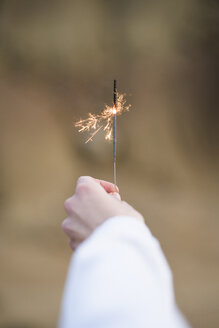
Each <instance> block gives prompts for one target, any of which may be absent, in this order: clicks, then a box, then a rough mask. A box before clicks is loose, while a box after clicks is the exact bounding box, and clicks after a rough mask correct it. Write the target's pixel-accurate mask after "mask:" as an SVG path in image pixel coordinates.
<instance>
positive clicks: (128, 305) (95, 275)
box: [59, 216, 188, 328]
mask: <svg viewBox="0 0 219 328" xmlns="http://www.w3.org/2000/svg"><path fill="white" fill-rule="evenodd" d="M59 327H60V328H103V327H104V328H147V327H150V328H152V327H154V328H161V327H162V328H179V327H180V328H185V327H188V324H187V323H186V321H185V320H184V319H183V317H182V315H181V314H180V312H179V310H178V309H177V306H176V304H175V300H174V290H173V283H172V275H171V271H170V269H169V266H168V264H167V261H166V259H165V257H164V255H163V253H162V250H161V248H160V245H159V243H158V241H157V240H156V239H155V238H154V237H153V236H152V234H151V232H150V231H149V229H148V228H147V226H146V225H145V224H143V223H142V222H140V221H138V220H136V219H135V218H132V217H126V216H117V217H113V218H110V219H108V220H107V221H106V222H104V223H103V224H102V225H100V226H99V227H98V228H97V229H95V231H94V232H93V233H92V234H91V236H90V237H89V238H88V239H87V240H86V241H84V242H83V243H82V244H81V245H80V246H79V247H78V248H77V250H76V252H75V253H74V255H73V257H72V260H71V264H70V269H69V273H68V278H67V281H66V286H65V291H64V297H63V302H62V310H61V317H60V323H59Z"/></svg>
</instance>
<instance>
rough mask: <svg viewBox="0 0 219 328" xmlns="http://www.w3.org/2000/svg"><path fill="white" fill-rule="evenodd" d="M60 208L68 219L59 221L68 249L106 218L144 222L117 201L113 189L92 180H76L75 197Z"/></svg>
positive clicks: (117, 198) (73, 247)
mask: <svg viewBox="0 0 219 328" xmlns="http://www.w3.org/2000/svg"><path fill="white" fill-rule="evenodd" d="M64 206H65V210H66V212H67V215H68V217H67V218H66V219H65V220H64V221H63V223H62V229H63V231H64V232H65V233H66V234H67V235H68V237H69V239H70V240H69V244H70V246H71V248H72V249H75V248H76V247H77V246H78V245H79V244H80V243H81V242H82V241H84V240H85V239H86V238H87V237H88V236H89V235H90V234H91V233H92V232H93V230H94V229H95V228H96V227H97V226H99V225H100V224H101V223H103V222H104V221H106V220H107V219H109V218H110V217H113V216H118V215H126V216H132V217H135V218H136V219H138V220H141V221H143V222H144V219H143V217H142V215H141V214H140V213H138V212H137V211H136V210H135V209H134V208H133V207H131V206H130V205H129V204H127V203H126V202H124V201H121V198H120V195H119V189H118V187H117V186H115V185H114V184H112V183H110V182H107V181H103V180H98V179H94V178H92V177H86V176H84V177H80V178H79V179H78V181H77V184H76V188H75V194H74V195H73V196H72V197H70V198H68V199H67V200H66V201H65V204H64Z"/></svg>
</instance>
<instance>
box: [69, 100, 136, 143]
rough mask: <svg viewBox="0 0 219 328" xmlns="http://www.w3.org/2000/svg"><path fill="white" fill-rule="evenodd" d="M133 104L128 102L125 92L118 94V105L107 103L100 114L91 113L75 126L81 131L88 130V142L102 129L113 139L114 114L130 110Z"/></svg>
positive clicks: (107, 138)
mask: <svg viewBox="0 0 219 328" xmlns="http://www.w3.org/2000/svg"><path fill="white" fill-rule="evenodd" d="M130 107H131V105H127V104H126V99H125V94H117V106H116V107H115V106H113V107H110V106H108V105H105V108H104V109H103V111H102V112H101V113H100V114H97V115H94V114H91V113H89V114H88V118H86V119H85V120H80V121H78V122H76V123H75V127H76V128H78V131H79V132H85V131H88V132H89V133H90V136H89V138H88V139H87V140H86V143H87V142H89V141H92V140H93V137H94V136H95V135H96V134H97V132H99V131H100V130H101V129H102V130H103V131H105V132H106V135H105V139H106V140H111V139H112V127H113V116H114V115H121V114H122V113H123V112H127V111H129V109H130Z"/></svg>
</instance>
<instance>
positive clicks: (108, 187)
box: [77, 176, 119, 193]
mask: <svg viewBox="0 0 219 328" xmlns="http://www.w3.org/2000/svg"><path fill="white" fill-rule="evenodd" d="M93 182H96V183H98V184H99V185H101V187H103V189H104V190H105V191H106V192H107V193H113V192H117V193H119V188H118V187H117V186H116V185H115V184H113V183H111V182H108V181H104V180H99V179H95V178H92V177H89V176H81V177H80V178H78V180H77V186H78V185H80V184H87V183H93Z"/></svg>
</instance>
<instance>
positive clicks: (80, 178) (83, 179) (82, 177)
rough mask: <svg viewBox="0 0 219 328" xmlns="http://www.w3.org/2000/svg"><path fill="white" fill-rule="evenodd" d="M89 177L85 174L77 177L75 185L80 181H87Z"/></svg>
mask: <svg viewBox="0 0 219 328" xmlns="http://www.w3.org/2000/svg"><path fill="white" fill-rule="evenodd" d="M90 179H91V177H89V176H86V175H83V176H80V177H79V178H78V180H77V185H78V184H80V183H86V182H88V181H89V180H90Z"/></svg>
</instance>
